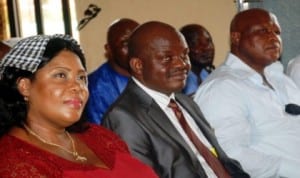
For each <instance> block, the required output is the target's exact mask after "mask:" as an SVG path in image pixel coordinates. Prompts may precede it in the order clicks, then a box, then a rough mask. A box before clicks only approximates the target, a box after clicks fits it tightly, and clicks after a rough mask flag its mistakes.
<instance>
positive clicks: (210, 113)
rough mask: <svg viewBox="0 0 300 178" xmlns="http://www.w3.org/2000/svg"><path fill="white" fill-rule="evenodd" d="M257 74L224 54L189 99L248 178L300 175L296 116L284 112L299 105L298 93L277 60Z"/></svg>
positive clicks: (299, 129)
mask: <svg viewBox="0 0 300 178" xmlns="http://www.w3.org/2000/svg"><path fill="white" fill-rule="evenodd" d="M264 74H265V77H266V79H267V81H268V83H269V84H270V85H271V86H272V87H269V86H268V85H265V84H264V82H263V79H262V77H261V75H259V74H258V73H257V72H256V71H254V70H253V69H252V68H250V67H249V66H248V65H246V64H245V63H243V62H242V61H241V60H240V59H239V58H237V57H236V56H235V55H233V54H229V55H228V57H227V59H226V61H225V63H224V64H223V65H222V66H220V67H219V68H218V69H216V70H215V71H214V72H213V73H211V74H210V76H208V78H207V79H206V80H205V82H204V83H203V84H202V85H201V86H200V88H199V89H198V91H197V92H196V95H195V98H194V100H195V101H196V102H197V104H198V105H199V106H200V108H201V110H202V112H203V113H204V115H205V117H206V119H207V120H208V121H209V122H210V124H211V125H212V127H213V128H214V129H215V133H216V136H217V138H218V141H219V143H220V144H221V146H222V148H223V149H224V150H225V152H227V154H228V155H229V156H230V157H232V158H234V159H237V160H238V161H239V162H240V163H241V164H242V166H243V168H244V169H245V170H246V171H247V172H248V173H250V174H251V177H255V178H259V177H277V176H286V177H289V178H293V177H300V171H299V168H300V149H299V147H300V116H293V115H290V114H287V113H286V112H285V110H284V108H285V105H286V104H288V103H295V104H298V105H300V91H299V89H298V88H297V87H296V85H295V83H294V82H293V81H292V80H291V79H290V78H288V77H287V76H285V75H284V74H283V67H282V65H281V63H280V62H275V63H273V64H271V65H270V66H268V67H266V68H265V71H264Z"/></svg>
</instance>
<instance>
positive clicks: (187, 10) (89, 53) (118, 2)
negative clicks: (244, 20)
mask: <svg viewBox="0 0 300 178" xmlns="http://www.w3.org/2000/svg"><path fill="white" fill-rule="evenodd" d="M75 1H76V9H77V16H78V19H81V18H82V17H83V12H84V10H85V9H86V8H87V7H88V5H89V4H91V3H92V4H96V5H97V6H98V7H100V8H101V9H102V10H101V12H100V13H99V14H98V16H97V17H96V18H94V19H93V20H92V21H90V23H89V24H87V26H85V27H84V28H83V29H82V30H81V31H80V43H81V45H82V47H83V49H84V51H85V54H86V57H87V65H88V70H89V71H93V70H94V69H96V68H97V67H98V66H99V65H100V64H102V63H103V62H104V61H105V58H104V44H105V42H106V30H107V27H108V26H109V24H110V23H111V22H112V21H114V20H115V19H117V18H122V17H127V18H132V19H135V20H136V21H138V22H140V23H143V22H145V21H149V20H159V21H163V22H166V23H169V24H171V25H173V26H174V27H176V28H180V27H181V26H183V25H185V24H188V23H199V24H202V25H204V26H205V27H206V28H207V29H208V30H209V31H210V33H211V35H212V36H213V40H214V42H215V47H216V56H215V64H216V65H219V64H220V63H221V62H222V61H223V59H224V57H225V56H226V54H227V51H228V49H229V43H228V30H229V23H230V20H231V18H232V17H233V15H234V14H235V13H236V5H235V3H234V1H233V0H84V1H83V0H75Z"/></svg>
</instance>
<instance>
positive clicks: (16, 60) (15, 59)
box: [0, 34, 78, 79]
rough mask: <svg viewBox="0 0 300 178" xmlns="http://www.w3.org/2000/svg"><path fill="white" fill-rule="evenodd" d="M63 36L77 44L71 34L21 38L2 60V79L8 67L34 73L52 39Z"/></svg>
mask: <svg viewBox="0 0 300 178" xmlns="http://www.w3.org/2000/svg"><path fill="white" fill-rule="evenodd" d="M53 38H61V39H64V40H67V41H71V42H72V43H74V44H77V45H78V43H77V41H76V40H74V39H73V38H72V37H71V36H69V35H62V34H55V35H36V36H31V37H28V38H24V39H22V40H20V41H19V42H18V43H17V44H16V45H15V46H14V47H13V48H12V49H11V50H10V51H9V52H8V53H7V54H6V55H5V56H4V58H3V59H2V60H1V61H0V79H1V78H2V75H3V72H4V70H5V68H6V67H15V68H19V69H22V70H25V71H30V72H32V73H34V72H35V71H36V70H37V68H38V66H39V64H40V63H41V62H42V59H43V55H44V52H45V49H46V46H47V44H48V42H49V40H50V39H53Z"/></svg>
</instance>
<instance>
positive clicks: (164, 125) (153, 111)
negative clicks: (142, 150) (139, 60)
mask: <svg viewBox="0 0 300 178" xmlns="http://www.w3.org/2000/svg"><path fill="white" fill-rule="evenodd" d="M128 87H129V89H130V90H131V91H132V94H133V95H132V96H133V97H138V98H140V99H138V100H139V101H142V102H141V103H140V104H141V109H143V110H144V111H145V112H146V113H147V116H149V118H148V119H151V120H152V121H153V122H151V123H153V124H154V126H153V127H151V128H152V129H153V130H154V131H155V130H156V132H157V133H159V132H160V131H163V132H164V133H165V134H166V135H168V136H169V138H170V139H171V140H173V141H174V142H177V143H178V144H179V145H181V147H183V148H184V149H185V150H186V151H187V152H188V154H189V155H190V158H191V159H192V160H193V164H195V163H198V160H197V158H196V156H195V153H193V151H192V150H191V148H190V147H189V146H188V145H187V143H186V142H185V140H184V139H183V138H182V136H181V135H180V134H179V132H178V131H177V130H176V128H175V127H174V125H173V124H172V123H171V121H170V119H169V118H168V116H167V115H166V114H165V112H164V111H163V110H162V109H161V108H160V107H159V105H158V104H157V103H156V102H155V101H154V100H153V99H152V97H150V96H149V95H148V94H147V93H146V92H145V91H144V90H142V89H141V88H140V87H139V86H138V85H137V84H135V83H134V82H132V81H131V82H130V83H129V85H128ZM140 122H143V120H140ZM144 124H148V123H144ZM195 166H196V165H195Z"/></svg>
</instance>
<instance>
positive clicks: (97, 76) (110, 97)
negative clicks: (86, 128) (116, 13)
mask: <svg viewBox="0 0 300 178" xmlns="http://www.w3.org/2000/svg"><path fill="white" fill-rule="evenodd" d="M138 25H139V23H138V22H136V21H134V20H132V19H128V18H122V19H118V20H116V21H114V22H113V23H112V24H111V25H110V27H109V29H108V32H107V43H106V44H105V51H106V54H105V55H106V57H107V61H106V62H105V63H104V64H102V65H101V66H100V67H99V68H97V69H96V70H95V71H93V72H92V73H90V74H89V75H88V82H89V85H88V89H89V92H90V97H89V100H88V103H87V106H86V111H85V113H86V116H87V118H88V120H89V121H90V122H92V123H96V124H100V123H101V120H102V116H103V114H104V113H105V112H106V110H107V109H108V108H109V106H110V105H111V104H112V103H113V102H114V101H115V100H116V99H117V98H118V96H119V95H120V94H121V93H122V91H123V90H124V88H125V86H126V85H127V82H128V79H129V77H130V73H129V63H128V60H127V40H128V37H129V35H130V34H131V32H132V31H133V30H134V29H135V28H136V27H137V26H138Z"/></svg>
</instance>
